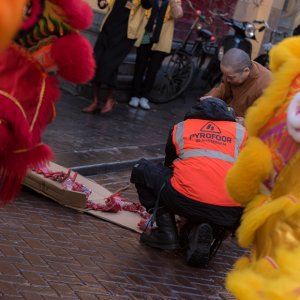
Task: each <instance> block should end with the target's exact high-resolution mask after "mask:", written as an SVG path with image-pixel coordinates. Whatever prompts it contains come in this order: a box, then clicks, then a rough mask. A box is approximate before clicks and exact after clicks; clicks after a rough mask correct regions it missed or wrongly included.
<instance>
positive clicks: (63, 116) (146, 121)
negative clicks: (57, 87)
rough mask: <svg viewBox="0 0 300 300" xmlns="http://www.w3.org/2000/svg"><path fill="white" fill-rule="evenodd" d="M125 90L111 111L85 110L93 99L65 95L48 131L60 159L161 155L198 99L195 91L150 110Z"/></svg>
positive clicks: (74, 162)
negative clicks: (136, 104)
mask: <svg viewBox="0 0 300 300" xmlns="http://www.w3.org/2000/svg"><path fill="white" fill-rule="evenodd" d="M124 94H125V93H122V91H121V92H119V93H118V95H117V99H118V101H119V103H118V105H117V106H116V108H115V110H114V111H113V112H112V113H109V114H107V115H101V114H99V113H97V114H86V113H82V112H81V109H82V108H83V107H84V106H86V105H87V104H88V103H89V100H88V99H85V98H82V97H77V96H72V95H68V94H64V95H63V97H62V98H61V100H60V101H59V102H58V106H57V116H56V119H55V121H54V123H53V124H51V125H50V126H48V128H47V130H46V134H45V135H44V142H46V143H48V144H49V145H50V146H51V147H52V149H53V150H54V152H55V155H56V159H57V162H58V163H60V164H62V165H65V166H67V167H75V166H83V165H88V166H90V165H94V164H101V163H112V162H119V161H126V160H133V159H137V158H138V157H147V158H149V157H161V156H162V155H163V154H164V145H165V141H166V138H167V135H168V132H169V129H170V128H171V126H172V124H174V123H176V122H177V121H180V120H182V119H183V116H184V114H185V112H186V111H187V110H188V109H189V108H190V107H191V106H192V105H193V104H194V103H195V99H196V97H195V96H192V97H191V96H189V97H185V98H182V99H178V100H176V101H173V102H171V103H168V104H163V105H155V104H153V105H152V109H151V110H150V111H145V110H142V109H135V108H131V107H129V106H128V105H127V103H126V100H127V99H126V98H125V99H124Z"/></svg>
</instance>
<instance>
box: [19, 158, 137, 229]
mask: <svg viewBox="0 0 300 300" xmlns="http://www.w3.org/2000/svg"><path fill="white" fill-rule="evenodd" d="M48 169H49V170H50V171H51V172H65V173H67V172H68V169H67V168H65V167H62V166H60V165H58V164H55V163H53V162H50V163H49V166H48ZM73 174H74V172H71V176H72V175H73ZM76 181H77V182H79V183H81V184H83V185H85V186H86V187H87V188H89V189H90V190H91V191H92V194H91V195H90V196H89V200H90V201H92V202H94V203H97V204H98V203H100V204H105V199H106V198H107V197H109V196H110V195H112V192H110V191H109V190H107V189H106V188H104V187H103V186H101V185H100V184H98V183H96V182H95V181H93V180H90V179H88V178H86V177H84V176H81V175H79V174H78V176H77V178H76ZM23 184H24V185H25V186H27V187H29V188H31V189H33V190H35V191H36V192H38V193H40V194H42V195H44V196H46V197H48V198H50V199H52V200H54V201H56V202H58V203H59V204H61V205H63V206H66V207H69V208H73V209H76V210H78V211H82V212H85V213H88V214H90V215H93V216H95V217H97V218H100V219H103V220H106V221H108V222H111V223H114V224H116V225H119V226H121V227H124V228H127V229H130V230H133V231H135V232H139V233H141V230H139V228H138V227H137V224H138V222H139V221H140V219H141V217H140V216H139V215H138V214H136V213H133V212H128V211H120V212H118V213H110V212H101V211H95V210H89V209H85V206H86V196H85V194H84V193H80V192H75V191H68V190H65V189H64V188H63V186H62V184H61V183H59V182H56V181H54V180H52V179H49V178H46V177H44V175H42V174H37V173H36V172H34V171H29V172H28V173H27V176H26V177H25V180H24V182H23Z"/></svg>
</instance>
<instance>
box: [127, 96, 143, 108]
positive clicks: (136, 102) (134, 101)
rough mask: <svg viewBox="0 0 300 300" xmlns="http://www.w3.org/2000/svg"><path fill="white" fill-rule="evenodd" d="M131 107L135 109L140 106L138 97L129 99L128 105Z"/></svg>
mask: <svg viewBox="0 0 300 300" xmlns="http://www.w3.org/2000/svg"><path fill="white" fill-rule="evenodd" d="M128 104H129V105H130V106H131V107H134V108H137V107H138V106H139V104H140V99H139V98H138V97H131V99H130V101H129V103H128Z"/></svg>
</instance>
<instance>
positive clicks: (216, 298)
mask: <svg viewBox="0 0 300 300" xmlns="http://www.w3.org/2000/svg"><path fill="white" fill-rule="evenodd" d="M93 178H94V179H95V180H96V181H98V182H99V183H101V184H103V185H104V186H106V187H107V188H108V189H110V190H112V191H113V190H116V189H119V188H120V187H122V186H124V185H126V183H127V182H128V178H129V172H128V171H123V172H118V173H111V174H103V175H98V176H95V177H93ZM124 196H125V197H126V198H127V199H128V200H132V201H135V200H136V199H137V196H136V194H135V192H134V189H133V188H132V187H131V188H130V189H129V190H128V191H126V192H125V193H124ZM0 224H1V226H0V299H4V300H9V299H28V300H40V299H46V300H54V299H65V300H73V299H74V300H75V299H82V300H95V299H102V300H113V299H130V300H137V299H146V300H147V299H149V300H163V299H168V300H171V299H172V300H173V299H174V300H175V299H183V300H184V299H193V300H194V299H210V300H224V299H227V300H229V299H232V298H231V296H230V295H228V293H227V292H226V290H225V289H224V287H223V281H224V277H225V274H226V272H227V271H228V270H229V269H230V268H231V266H232V263H233V261H235V260H236V258H237V257H239V256H240V255H241V254H242V253H243V250H241V249H239V248H238V247H237V246H236V244H235V242H234V241H233V240H232V239H228V240H227V241H226V242H224V243H223V245H222V248H221V251H219V252H218V254H217V256H216V257H215V259H214V260H213V262H211V264H210V266H209V268H207V269H196V268H191V267H188V266H186V265H185V264H184V261H183V259H182V257H180V255H178V254H174V253H171V252H170V253H166V252H162V251H158V250H154V249H150V248H147V247H145V246H142V245H140V243H139V241H138V237H139V236H138V234H136V233H134V232H131V231H129V230H126V229H123V228H120V227H118V226H116V225H113V224H110V223H107V222H105V221H102V220H100V219H97V218H94V217H92V216H89V215H86V214H81V213H78V212H75V211H73V210H71V209H68V208H64V207H61V206H59V205H58V204H56V203H54V202H52V201H51V200H48V199H45V198H43V197H41V196H40V195H37V194H35V193H33V192H32V191H29V190H27V189H25V190H24V191H23V193H22V194H21V195H20V197H19V198H18V199H17V201H16V203H14V204H12V205H9V206H7V207H5V208H2V209H1V210H0Z"/></svg>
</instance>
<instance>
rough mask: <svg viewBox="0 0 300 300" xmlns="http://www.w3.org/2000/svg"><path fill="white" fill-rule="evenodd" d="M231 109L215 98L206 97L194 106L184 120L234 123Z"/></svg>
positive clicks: (233, 114)
mask: <svg viewBox="0 0 300 300" xmlns="http://www.w3.org/2000/svg"><path fill="white" fill-rule="evenodd" d="M235 118H236V116H235V113H234V110H233V108H231V107H228V106H227V104H226V103H225V102H224V101H223V100H221V99H218V98H215V97H206V98H205V99H203V100H200V101H199V102H198V103H197V104H196V105H194V106H193V107H192V108H191V110H190V111H189V112H188V113H187V114H186V115H185V117H184V119H185V120H186V119H203V120H214V121H235Z"/></svg>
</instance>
